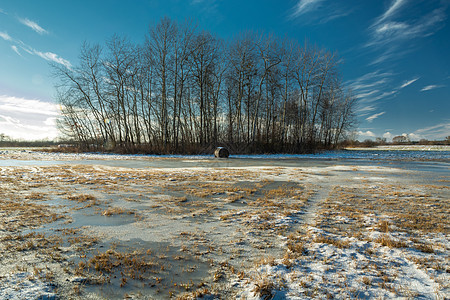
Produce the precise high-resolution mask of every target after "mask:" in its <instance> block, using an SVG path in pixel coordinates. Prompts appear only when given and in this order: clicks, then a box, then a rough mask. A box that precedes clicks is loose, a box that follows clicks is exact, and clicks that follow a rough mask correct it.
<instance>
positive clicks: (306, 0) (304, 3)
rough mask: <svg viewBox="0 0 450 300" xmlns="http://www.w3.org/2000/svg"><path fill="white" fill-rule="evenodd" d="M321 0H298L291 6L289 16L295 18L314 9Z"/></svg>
mask: <svg viewBox="0 0 450 300" xmlns="http://www.w3.org/2000/svg"><path fill="white" fill-rule="evenodd" d="M321 2H323V0H299V1H298V2H297V4H296V5H295V6H294V8H293V11H292V13H291V17H292V18H297V17H299V16H301V15H303V14H305V13H307V12H310V11H313V10H316V9H317V8H319V6H320V3H321Z"/></svg>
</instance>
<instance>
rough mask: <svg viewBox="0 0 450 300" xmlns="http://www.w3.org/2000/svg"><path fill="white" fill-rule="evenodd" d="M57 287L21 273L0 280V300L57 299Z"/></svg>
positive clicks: (26, 273) (28, 274)
mask: <svg viewBox="0 0 450 300" xmlns="http://www.w3.org/2000/svg"><path fill="white" fill-rule="evenodd" d="M54 290H55V286H54V285H52V284H51V283H47V282H44V281H42V280H40V279H38V278H35V277H34V276H33V275H32V274H31V273H28V272H21V273H16V274H11V275H8V276H6V277H4V278H2V279H1V280H0V299H42V300H44V299H46V300H53V299H57V297H56V294H55V292H54Z"/></svg>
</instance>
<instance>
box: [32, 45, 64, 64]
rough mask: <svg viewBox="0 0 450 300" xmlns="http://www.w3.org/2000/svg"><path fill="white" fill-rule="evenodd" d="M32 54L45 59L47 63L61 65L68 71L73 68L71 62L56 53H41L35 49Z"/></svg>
mask: <svg viewBox="0 0 450 300" xmlns="http://www.w3.org/2000/svg"><path fill="white" fill-rule="evenodd" d="M32 52H33V53H34V54H36V55H38V56H40V57H42V58H43V59H45V60H47V61H50V62H55V63H57V64H61V65H63V66H65V67H66V68H68V69H70V68H72V64H71V63H70V61H68V60H67V59H64V58H62V57H60V56H59V55H58V54H55V53H52V52H40V51H37V50H35V49H33V50H32Z"/></svg>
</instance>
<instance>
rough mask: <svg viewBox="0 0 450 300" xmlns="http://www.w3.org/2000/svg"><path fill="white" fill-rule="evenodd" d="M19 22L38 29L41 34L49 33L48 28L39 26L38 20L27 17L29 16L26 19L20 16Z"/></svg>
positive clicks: (35, 29)
mask: <svg viewBox="0 0 450 300" xmlns="http://www.w3.org/2000/svg"><path fill="white" fill-rule="evenodd" d="M19 22H20V23H22V24H23V25H25V26H28V27H30V28H31V29H32V30H34V31H36V32H37V33H39V34H47V33H48V31H47V30H45V29H44V28H42V27H41V26H39V24H38V23H36V22H34V21H31V20H30V19H27V18H25V19H22V18H19Z"/></svg>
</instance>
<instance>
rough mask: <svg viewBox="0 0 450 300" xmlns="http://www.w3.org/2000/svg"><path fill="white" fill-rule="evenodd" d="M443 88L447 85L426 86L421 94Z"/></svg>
mask: <svg viewBox="0 0 450 300" xmlns="http://www.w3.org/2000/svg"><path fill="white" fill-rule="evenodd" d="M442 87H445V85H436V84H431V85H427V86H424V87H423V88H422V89H421V90H420V91H421V92H425V91H431V90H434V89H438V88H442Z"/></svg>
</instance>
